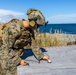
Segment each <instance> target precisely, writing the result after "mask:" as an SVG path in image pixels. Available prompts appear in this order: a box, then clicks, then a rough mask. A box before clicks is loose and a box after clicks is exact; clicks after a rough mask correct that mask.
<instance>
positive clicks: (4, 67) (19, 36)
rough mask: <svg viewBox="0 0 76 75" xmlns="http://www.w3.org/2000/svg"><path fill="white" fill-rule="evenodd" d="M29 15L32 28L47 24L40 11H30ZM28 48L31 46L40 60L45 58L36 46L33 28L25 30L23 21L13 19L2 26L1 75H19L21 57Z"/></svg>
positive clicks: (0, 39) (0, 34) (0, 27)
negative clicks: (18, 67)
mask: <svg viewBox="0 0 76 75" xmlns="http://www.w3.org/2000/svg"><path fill="white" fill-rule="evenodd" d="M33 11H34V12H33ZM27 15H28V19H29V24H30V25H31V27H34V26H35V23H37V26H39V25H45V24H46V22H45V18H44V16H43V15H42V13H41V12H40V11H38V10H35V9H31V10H28V11H27ZM26 46H31V49H32V51H33V53H34V55H35V57H36V58H37V59H38V60H40V59H42V58H43V56H44V54H43V53H42V51H41V50H40V49H39V47H38V46H37V44H36V41H35V37H34V31H33V30H32V29H31V28H25V27H24V26H23V22H22V21H21V20H17V19H13V20H11V21H9V22H8V23H6V24H5V25H2V26H0V72H1V75H17V65H19V63H20V61H21V58H20V56H21V55H22V53H23V50H24V49H25V47H26ZM15 73H16V74H15Z"/></svg>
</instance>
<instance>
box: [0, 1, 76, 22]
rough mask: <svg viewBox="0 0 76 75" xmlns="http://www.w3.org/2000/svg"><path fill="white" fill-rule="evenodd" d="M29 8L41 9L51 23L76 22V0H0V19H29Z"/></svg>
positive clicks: (3, 20)
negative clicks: (27, 13)
mask: <svg viewBox="0 0 76 75" xmlns="http://www.w3.org/2000/svg"><path fill="white" fill-rule="evenodd" d="M29 8H36V9H39V10H41V11H42V13H43V14H44V16H45V18H46V20H48V21H49V23H76V0H0V21H1V22H6V21H9V20H10V19H12V18H19V19H22V18H25V19H27V15H26V11H27V10H28V9H29Z"/></svg>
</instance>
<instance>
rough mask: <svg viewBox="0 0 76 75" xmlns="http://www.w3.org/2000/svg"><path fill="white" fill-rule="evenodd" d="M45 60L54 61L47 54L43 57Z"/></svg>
mask: <svg viewBox="0 0 76 75" xmlns="http://www.w3.org/2000/svg"><path fill="white" fill-rule="evenodd" d="M43 60H46V61H47V62H48V63H51V62H52V61H51V59H50V57H49V56H46V55H45V56H44V57H43Z"/></svg>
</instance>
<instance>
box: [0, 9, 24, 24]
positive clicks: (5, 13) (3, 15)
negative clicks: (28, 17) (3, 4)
mask: <svg viewBox="0 0 76 75" xmlns="http://www.w3.org/2000/svg"><path fill="white" fill-rule="evenodd" d="M23 15H25V14H24V13H20V12H15V11H11V10H3V9H0V23H5V22H8V21H9V20H11V19H12V18H18V19H21V18H23Z"/></svg>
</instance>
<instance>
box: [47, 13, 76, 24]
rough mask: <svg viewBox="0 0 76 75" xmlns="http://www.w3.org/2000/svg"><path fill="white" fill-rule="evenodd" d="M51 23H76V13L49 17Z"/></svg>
mask: <svg viewBox="0 0 76 75" xmlns="http://www.w3.org/2000/svg"><path fill="white" fill-rule="evenodd" d="M47 20H48V21H49V23H76V14H61V15H55V16H52V17H49V18H48V19H47Z"/></svg>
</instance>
